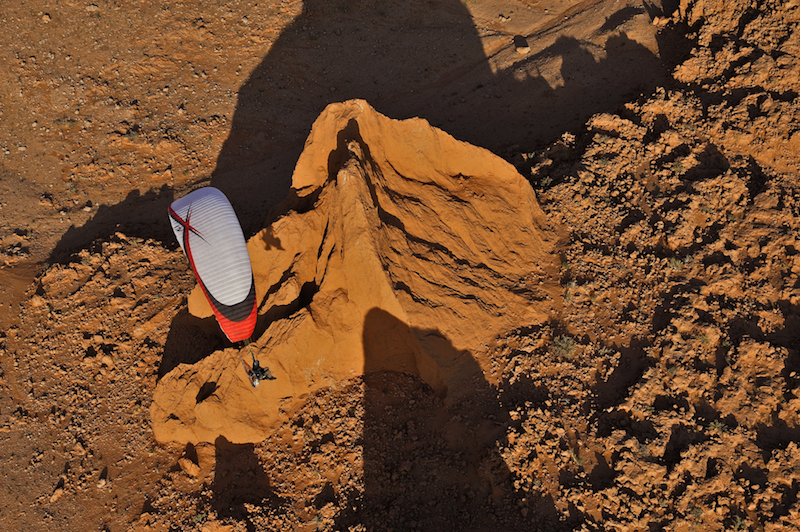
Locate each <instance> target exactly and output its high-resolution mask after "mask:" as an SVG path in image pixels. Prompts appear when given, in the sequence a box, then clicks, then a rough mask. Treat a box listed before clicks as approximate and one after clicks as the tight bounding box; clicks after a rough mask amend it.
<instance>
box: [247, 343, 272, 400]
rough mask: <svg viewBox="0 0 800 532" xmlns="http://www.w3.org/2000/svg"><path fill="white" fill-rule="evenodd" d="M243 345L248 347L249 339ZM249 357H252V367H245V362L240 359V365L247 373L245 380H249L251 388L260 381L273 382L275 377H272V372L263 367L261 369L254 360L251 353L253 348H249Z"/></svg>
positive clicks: (255, 359)
mask: <svg viewBox="0 0 800 532" xmlns="http://www.w3.org/2000/svg"><path fill="white" fill-rule="evenodd" d="M244 345H246V346H247V347H250V339H249V338H248V339H247V340H245V341H244ZM250 356H252V357H253V367H252V368H251V367H250V366H248V365H247V362H245V361H244V359H242V365H243V366H244V371H245V372H246V373H247V378H248V379H250V384H252V385H253V388H255V387H256V386H258V385H259V384H260V383H261V381H274V380H275V377H273V376H272V372H271V371H270V370H269V368H268V367H266V366H264V367H261V363H260V362H259V361H258V359H257V358H256V355H255V353H253V348H252V347H250Z"/></svg>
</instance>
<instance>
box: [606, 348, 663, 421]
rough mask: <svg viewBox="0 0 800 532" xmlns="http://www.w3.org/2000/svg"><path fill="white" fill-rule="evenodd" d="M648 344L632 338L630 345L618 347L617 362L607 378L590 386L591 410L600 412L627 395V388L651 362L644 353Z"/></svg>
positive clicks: (642, 373)
mask: <svg viewBox="0 0 800 532" xmlns="http://www.w3.org/2000/svg"><path fill="white" fill-rule="evenodd" d="M647 345H648V344H647V343H646V342H643V341H641V340H636V339H634V340H632V341H631V345H630V347H619V348H617V350H618V351H619V354H620V357H619V363H618V364H617V367H616V368H614V371H612V372H611V374H610V375H609V376H608V378H607V379H605V380H601V381H598V383H597V384H595V385H594V386H593V387H592V394H593V402H594V405H592V408H591V409H592V410H594V411H597V412H600V411H602V410H605V409H606V408H609V407H611V406H616V405H617V404H619V403H620V402H621V401H622V400H623V399H625V398H626V397H627V396H628V389H629V388H630V387H631V386H633V385H634V384H635V383H636V382H637V381H638V380H639V379H640V378H641V377H642V375H644V372H645V370H646V369H647V368H648V367H650V366H651V365H652V363H653V361H652V359H650V358H649V357H648V356H647V354H646V353H645V350H644V348H645V346H647Z"/></svg>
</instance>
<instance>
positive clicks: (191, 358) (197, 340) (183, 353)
mask: <svg viewBox="0 0 800 532" xmlns="http://www.w3.org/2000/svg"><path fill="white" fill-rule="evenodd" d="M226 345H230V342H227V339H225V337H224V335H223V334H222V332H221V331H220V330H219V325H218V324H217V319H216V318H215V317H214V316H211V317H210V318H205V319H200V318H196V317H194V316H192V315H191V314H189V310H188V309H186V308H183V309H181V310H180V311H179V312H178V313H177V314H176V315H175V317H174V318H173V319H172V324H171V325H170V327H169V333H167V341H166V342H165V343H164V353H163V355H162V357H161V365H160V366H159V367H158V380H161V378H162V377H163V376H164V375H166V374H167V373H169V372H170V371H172V370H173V369H175V368H176V367H178V365H180V364H195V363H197V362H199V361H201V360H202V359H204V358H205V357H207V356H208V355H210V354H211V353H213V352H214V351H216V350H218V349H223V348H224V347H225V346H226ZM212 393H213V390H212ZM209 395H210V393H209ZM197 402H198V403H199V402H200V400H198V401H197Z"/></svg>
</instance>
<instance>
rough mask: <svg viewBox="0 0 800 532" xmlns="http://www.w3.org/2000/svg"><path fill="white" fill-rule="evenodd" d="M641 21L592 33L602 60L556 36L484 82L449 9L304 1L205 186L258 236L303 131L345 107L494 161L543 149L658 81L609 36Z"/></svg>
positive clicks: (479, 48)
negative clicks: (555, 62)
mask: <svg viewBox="0 0 800 532" xmlns="http://www.w3.org/2000/svg"><path fill="white" fill-rule="evenodd" d="M641 12H642V9H641V8H639V9H633V10H631V9H630V8H629V9H628V10H627V11H626V10H625V9H623V10H621V11H620V12H619V13H617V14H615V15H613V16H612V17H610V18H609V19H608V21H607V22H606V26H607V27H606V26H604V28H603V29H601V30H599V33H600V34H603V33H608V34H609V38H608V39H607V41H606V42H605V49H604V50H600V49H599V47H598V46H597V45H596V44H591V43H585V42H583V41H580V40H578V39H575V38H572V37H561V38H558V39H556V40H555V42H554V43H553V44H552V45H550V46H547V47H546V48H545V49H543V50H541V51H540V52H538V53H533V54H531V55H530V56H528V57H525V58H524V59H522V60H520V61H517V60H516V59H515V61H517V62H516V63H513V64H510V65H507V66H508V68H505V70H499V71H497V72H492V68H491V67H490V65H489V61H488V59H487V56H486V53H485V52H484V48H483V43H482V42H481V39H480V36H479V34H478V31H477V29H476V28H475V25H474V23H473V20H472V17H471V15H470V13H469V11H468V10H467V8H466V7H465V6H464V4H463V3H462V2H460V1H458V0H448V1H446V2H437V3H430V2H427V1H424V0H412V1H411V2H399V1H390V2H380V3H376V2H373V1H371V0H346V1H343V2H322V1H320V0H306V1H305V2H304V3H303V11H302V13H301V14H300V15H299V16H297V18H295V19H294V21H292V22H291V23H290V24H289V25H288V26H287V27H286V28H285V29H284V31H283V32H282V34H281V35H280V37H279V38H278V40H277V41H276V42H275V43H274V44H273V46H272V47H271V49H270V52H269V53H268V55H267V56H266V57H265V58H264V60H263V61H262V63H261V64H260V65H259V66H258V67H256V69H255V70H253V72H252V73H251V74H250V76H249V78H248V79H247V81H246V82H245V83H244V84H243V85H242V86H241V88H240V90H239V98H238V104H237V107H236V111H235V113H234V117H233V121H232V128H231V133H230V135H229V137H228V139H227V140H226V141H225V143H224V145H223V147H222V150H221V152H220V154H219V158H218V159H217V166H216V169H215V170H214V173H213V176H212V178H211V184H212V185H214V186H217V187H218V188H220V189H221V190H223V192H225V193H226V195H228V197H229V198H230V199H231V202H232V203H233V205H234V207H235V208H236V209H237V212H238V213H239V215H240V219H241V220H242V223H243V226H244V228H245V233H247V234H250V233H252V232H253V231H255V230H257V229H258V228H260V226H261V224H263V221H264V218H265V216H266V214H267V212H268V211H269V209H270V208H272V207H274V206H275V205H276V204H278V202H280V201H282V200H283V198H284V197H286V195H287V193H288V191H289V186H290V182H291V173H292V168H293V167H294V164H295V162H296V161H297V158H298V156H299V155H300V152H301V151H302V149H303V145H304V141H305V139H306V137H307V135H308V132H309V130H310V128H311V125H312V123H313V121H314V120H315V119H316V118H317V116H318V115H319V113H320V112H321V111H322V110H323V109H324V108H325V107H326V106H327V105H328V104H330V103H333V102H341V101H345V100H348V99H353V98H361V99H365V100H367V101H368V102H369V103H370V104H371V105H372V106H374V107H375V108H376V109H377V110H378V111H379V112H381V113H383V114H385V115H387V116H389V117H391V118H397V119H404V118H410V117H414V116H419V117H422V118H425V119H427V120H428V121H429V122H431V124H433V125H434V126H437V127H439V128H442V129H444V130H445V131H447V132H448V133H450V134H452V135H453V136H454V137H456V138H458V139H460V140H465V141H467V142H470V143H472V144H476V145H478V146H483V147H486V148H489V149H491V150H493V151H495V152H497V153H501V154H504V153H505V152H506V150H507V149H509V148H511V149H512V150H519V149H520V147H525V149H532V148H533V147H534V146H536V145H540V144H544V143H547V142H550V141H552V140H554V139H556V138H558V137H559V136H560V135H561V133H563V132H564V131H568V130H575V129H577V128H579V127H580V126H581V125H582V124H583V123H584V122H585V120H586V119H588V118H589V117H590V116H591V115H592V114H594V113H597V112H601V111H614V110H615V109H616V108H617V107H618V106H619V105H620V104H622V103H623V102H624V101H626V100H627V99H629V98H630V97H634V98H635V97H636V96H637V95H638V94H639V93H649V92H650V91H651V90H652V89H653V88H654V87H655V86H657V85H664V84H666V83H667V82H668V79H669V75H668V70H667V69H665V68H664V67H663V64H662V61H661V60H660V59H659V58H658V57H656V56H655V55H654V54H653V53H651V52H650V51H649V50H647V49H646V48H645V47H643V46H642V45H640V44H638V43H637V42H635V41H633V40H631V39H630V38H628V36H627V35H626V34H625V33H624V32H622V31H620V30H619V25H620V24H623V23H625V22H626V21H628V20H630V18H631V17H633V16H636V15H638V14H639V13H641ZM545 33H546V34H547V35H548V37H546V38H551V39H552V37H551V36H550V35H552V31H548V32H545ZM539 38H541V37H539V36H537V35H530V36H523V35H517V36H515V37H514V38H512V37H510V36H509V38H508V45H507V46H509V50H513V47H514V45H515V43H516V44H520V43H522V42H523V41H525V43H527V44H530V45H531V47H532V48H534V49H536V48H537V47H536V40H538V39H539ZM515 57H516V56H515ZM558 57H560V58H561V60H562V65H561V69H560V76H561V78H563V82H556V83H554V85H553V86H551V85H550V83H548V82H547V81H546V80H545V78H544V77H542V75H541V73H539V70H538V68H539V65H540V64H543V63H544V62H545V61H546V60H551V59H554V58H558ZM595 57H598V58H599V59H595Z"/></svg>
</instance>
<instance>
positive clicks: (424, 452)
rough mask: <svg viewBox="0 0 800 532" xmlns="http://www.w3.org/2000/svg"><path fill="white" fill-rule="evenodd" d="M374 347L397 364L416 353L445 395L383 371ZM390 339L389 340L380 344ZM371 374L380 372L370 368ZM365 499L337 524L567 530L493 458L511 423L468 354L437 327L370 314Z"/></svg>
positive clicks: (547, 501) (545, 501)
mask: <svg viewBox="0 0 800 532" xmlns="http://www.w3.org/2000/svg"><path fill="white" fill-rule="evenodd" d="M375 338H381V339H382V340H381V342H380V343H381V344H384V345H385V344H387V343H389V344H391V345H393V346H396V347H397V346H408V347H407V348H396V349H392V350H391V355H392V356H393V357H394V358H395V360H397V359H398V358H402V357H403V355H404V353H403V351H404V350H405V357H406V358H407V359H408V360H411V359H413V357H414V354H413V353H412V352H411V351H410V350H411V349H412V347H411V346H413V345H417V346H420V345H421V346H423V348H425V349H426V350H427V351H428V353H429V354H430V355H431V357H432V358H433V359H434V361H435V362H436V363H437V364H438V365H439V366H440V367H441V368H443V369H444V370H445V371H446V372H447V373H448V375H452V376H455V378H448V379H447V380H448V382H449V384H450V389H449V390H448V392H447V393H446V395H445V396H444V397H443V396H442V393H441V392H439V393H437V392H436V391H434V390H433V389H432V388H431V387H430V386H429V385H428V384H426V383H425V382H424V381H422V379H420V378H419V376H417V375H414V374H412V373H410V372H404V373H401V372H396V371H386V370H384V369H383V368H385V367H386V355H387V353H386V352H385V350H380V351H378V350H375V349H374V348H373V347H372V346H375V345H376V342H375V341H374V339H375ZM387 338H388V339H389V341H388V342H387ZM376 370H377V371H376ZM364 375H365V376H364V381H365V384H366V388H365V392H364V420H363V421H364V424H363V426H364V433H363V449H364V473H363V474H364V493H363V498H362V499H361V501H360V504H359V505H358V506H357V507H355V508H353V509H351V510H350V511H347V509H343V511H342V513H341V514H340V515H339V518H338V521H337V526H338V527H339V529H347V527H349V526H353V525H356V524H362V525H364V526H365V527H366V529H367V530H422V531H448V530H453V531H456V530H458V531H467V530H562V529H563V530H567V529H571V526H572V524H574V523H575V522H578V521H580V520H581V519H582V518H583V517H582V516H581V515H574V516H571V518H570V520H569V522H566V521H564V520H562V519H560V518H559V512H558V511H557V509H556V507H555V504H554V502H553V500H552V499H551V498H550V497H549V496H547V497H541V496H532V494H526V493H521V492H519V491H518V490H516V489H515V487H514V483H513V480H514V478H513V475H512V474H511V472H510V471H509V470H508V468H507V466H506V464H505V462H504V461H503V459H502V457H501V456H500V454H499V445H501V444H503V443H504V441H505V434H506V429H507V427H508V424H509V423H510V420H509V417H508V412H507V408H505V407H504V406H503V400H502V398H501V397H500V394H499V391H498V390H497V389H496V388H495V387H493V386H491V385H490V384H489V383H488V382H486V380H485V379H484V376H483V372H482V371H481V368H480V366H479V365H478V363H477V362H476V361H475V359H474V358H473V357H472V356H471V355H470V353H469V352H468V351H462V350H458V349H456V348H455V347H454V346H453V344H452V343H451V342H450V341H449V340H448V339H447V338H445V337H444V336H443V335H442V334H441V333H440V332H439V331H437V330H435V329H416V328H410V327H409V326H408V325H406V324H405V323H403V322H402V321H400V320H398V319H397V318H395V317H394V316H392V315H391V314H389V313H387V312H385V311H383V310H379V309H373V310H371V311H370V312H369V313H368V314H367V316H366V320H365V323H364Z"/></svg>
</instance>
